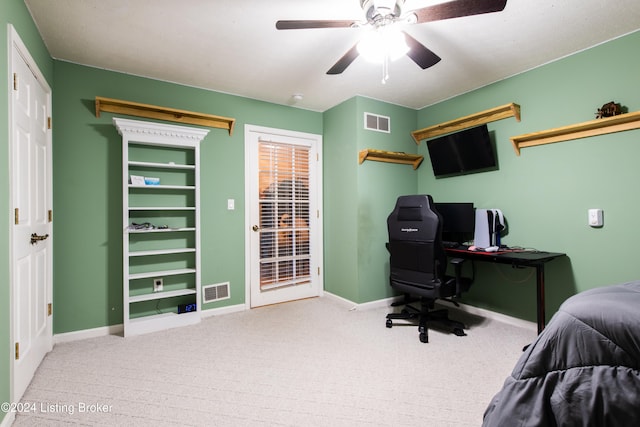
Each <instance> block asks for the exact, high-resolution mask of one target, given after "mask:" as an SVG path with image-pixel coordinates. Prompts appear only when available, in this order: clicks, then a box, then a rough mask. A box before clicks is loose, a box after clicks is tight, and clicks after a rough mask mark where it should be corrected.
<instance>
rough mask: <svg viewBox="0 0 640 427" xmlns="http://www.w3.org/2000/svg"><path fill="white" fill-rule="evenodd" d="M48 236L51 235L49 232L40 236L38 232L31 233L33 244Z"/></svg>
mask: <svg viewBox="0 0 640 427" xmlns="http://www.w3.org/2000/svg"><path fill="white" fill-rule="evenodd" d="M47 237H49V235H48V234H45V235H44V236H39V235H37V234H36V233H32V234H31V244H32V245H35V244H36V243H38V242H39V241H41V240H46V239H47Z"/></svg>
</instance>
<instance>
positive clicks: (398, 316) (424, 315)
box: [386, 298, 467, 343]
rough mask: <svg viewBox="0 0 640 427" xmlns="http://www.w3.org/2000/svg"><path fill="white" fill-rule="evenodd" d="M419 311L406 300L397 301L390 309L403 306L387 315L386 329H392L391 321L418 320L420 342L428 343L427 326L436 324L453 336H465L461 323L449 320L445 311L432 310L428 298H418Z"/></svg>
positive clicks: (431, 302) (432, 304) (430, 301)
mask: <svg viewBox="0 0 640 427" xmlns="http://www.w3.org/2000/svg"><path fill="white" fill-rule="evenodd" d="M419 301H420V309H417V308H415V307H413V306H412V305H410V303H411V302H413V301H410V300H408V298H405V300H404V301H398V302H395V303H393V304H391V306H392V307H397V306H400V305H404V306H405V307H404V308H403V309H402V311H401V312H400V313H389V314H387V322H386V325H387V328H392V327H393V320H413V319H418V332H419V334H420V335H419V338H420V342H423V343H428V342H429V328H428V324H429V323H431V322H436V323H439V324H441V325H442V326H444V327H445V328H447V329H448V330H449V331H450V332H452V333H454V334H455V335H457V336H459V337H462V336H466V335H467V334H466V333H465V332H464V328H465V325H464V324H463V323H462V322H458V321H457V320H453V319H450V318H449V312H448V310H446V309H439V310H433V307H434V301H433V300H432V299H428V298H420V300H419Z"/></svg>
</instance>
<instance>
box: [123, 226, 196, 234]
mask: <svg viewBox="0 0 640 427" xmlns="http://www.w3.org/2000/svg"><path fill="white" fill-rule="evenodd" d="M126 231H128V232H129V233H131V234H138V233H141V234H143V233H172V232H180V231H196V229H195V227H184V228H153V229H151V230H147V229H144V230H129V228H128V227H127V228H126Z"/></svg>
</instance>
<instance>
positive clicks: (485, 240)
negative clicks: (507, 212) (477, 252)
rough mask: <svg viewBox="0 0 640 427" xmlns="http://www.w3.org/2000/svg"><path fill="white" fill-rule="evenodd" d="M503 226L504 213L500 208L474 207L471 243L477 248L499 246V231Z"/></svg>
mask: <svg viewBox="0 0 640 427" xmlns="http://www.w3.org/2000/svg"><path fill="white" fill-rule="evenodd" d="M504 227H505V224H504V215H503V214H502V211H501V210H500V209H476V227H475V232H474V236H473V245H474V246H475V247H477V248H488V247H491V246H500V232H501V231H502V230H504Z"/></svg>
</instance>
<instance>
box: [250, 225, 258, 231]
mask: <svg viewBox="0 0 640 427" xmlns="http://www.w3.org/2000/svg"><path fill="white" fill-rule="evenodd" d="M251 229H252V230H253V231H258V230H260V226H259V225H254V226H253V227H251Z"/></svg>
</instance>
